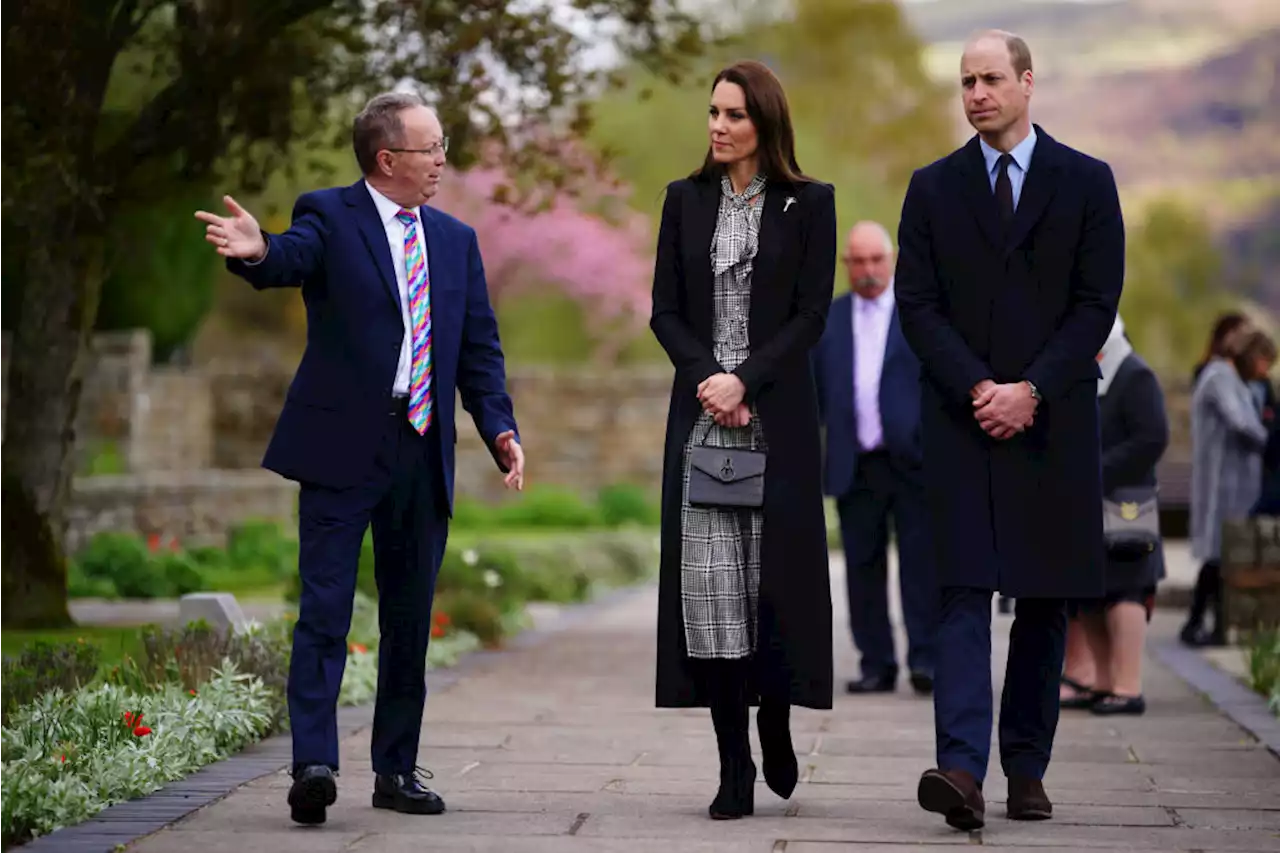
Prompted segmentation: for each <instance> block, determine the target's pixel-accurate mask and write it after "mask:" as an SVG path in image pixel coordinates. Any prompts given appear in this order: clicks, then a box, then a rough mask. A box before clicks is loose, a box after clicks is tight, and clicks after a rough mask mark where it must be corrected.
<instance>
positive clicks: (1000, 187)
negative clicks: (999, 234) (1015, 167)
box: [996, 154, 1013, 228]
mask: <svg viewBox="0 0 1280 853" xmlns="http://www.w3.org/2000/svg"><path fill="white" fill-rule="evenodd" d="M1012 162H1013V157H1012V156H1011V155H1009V154H1001V155H1000V159H999V161H997V165H996V168H997V169H998V171H997V172H996V206H997V207H999V208H1000V222H1001V224H1003V225H1004V227H1006V228H1008V227H1009V223H1010V222H1012V221H1013V183H1012V182H1011V181H1010V180H1009V164H1010V163H1012Z"/></svg>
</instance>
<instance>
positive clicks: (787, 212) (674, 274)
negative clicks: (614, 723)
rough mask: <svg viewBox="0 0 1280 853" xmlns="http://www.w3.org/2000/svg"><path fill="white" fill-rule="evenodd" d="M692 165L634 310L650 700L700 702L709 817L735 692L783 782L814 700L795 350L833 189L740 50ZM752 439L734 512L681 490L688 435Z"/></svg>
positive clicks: (811, 417) (826, 603) (771, 80)
mask: <svg viewBox="0 0 1280 853" xmlns="http://www.w3.org/2000/svg"><path fill="white" fill-rule="evenodd" d="M708 129H709V132H710V136H711V145H710V150H709V151H708V153H707V157H706V160H705V162H704V164H703V166H702V168H701V169H699V170H698V171H697V172H695V173H694V174H693V175H692V176H691V177H690V178H687V179H684V180H679V181H675V182H673V183H672V184H670V185H669V186H668V187H667V195H666V201H665V203H664V206H663V210H662V224H661V228H660V231H659V235H658V250H657V261H656V267H655V270H654V284H653V317H652V322H651V326H652V328H653V331H654V334H655V335H656V337H657V338H658V341H659V342H660V343H661V344H662V346H663V348H664V349H666V351H667V354H668V355H669V356H670V358H671V362H672V364H673V365H674V366H675V380H674V383H673V385H672V390H671V404H670V410H669V413H668V418H667V434H666V449H665V456H664V464H663V488H662V558H661V572H660V582H659V602H658V649H657V652H658V655H657V661H658V664H657V685H656V686H657V694H656V699H657V705H658V707H668V708H682V707H710V709H711V717H712V721H713V723H714V725H715V729H716V739H717V743H718V746H719V752H720V790H719V792H718V794H717V796H716V798H715V800H714V802H712V804H711V808H710V813H711V816H712V817H713V818H736V817H741V816H742V815H745V814H751V813H752V809H753V795H752V792H753V790H754V782H755V777H756V768H755V765H754V763H753V762H752V760H751V752H750V741H749V737H748V719H749V718H748V707H749V706H750V705H753V704H759V706H760V711H759V713H758V715H757V725H758V728H759V733H760V742H761V751H762V753H763V759H764V761H763V763H764V768H763V770H764V777H765V781H766V782H767V783H768V785H769V787H770V788H771V789H772V790H774V791H775V792H776V793H777V794H778V795H779V796H782V797H784V798H786V797H789V796H790V795H791V792H792V791H793V790H794V788H795V784H796V780H797V775H798V767H797V763H796V756H795V752H794V750H793V749H792V745H791V734H790V722H789V720H790V706H791V705H793V704H794V705H801V706H805V707H810V708H822V709H825V708H830V707H831V685H832V664H831V593H830V581H829V576H828V567H827V544H826V524H825V520H824V516H823V505H822V488H821V469H820V457H819V434H818V414H817V399H816V396H815V392H814V385H813V378H812V375H811V373H810V369H809V350H810V349H811V348H812V347H813V346H814V345H815V344H816V343H817V341H818V339H819V337H821V335H822V330H823V328H824V326H825V324H826V316H827V311H828V309H829V307H830V304H831V294H832V285H833V283H834V279H835V262H836V217H835V196H834V192H833V190H832V188H831V187H830V186H829V185H827V184H823V183H820V182H817V181H814V180H812V179H810V178H808V177H805V176H804V175H803V174H802V173H801V172H800V168H799V166H798V165H797V164H796V160H795V155H794V135H793V132H792V127H791V121H790V116H789V114H788V111H787V104H786V98H785V95H784V94H783V91H782V87H781V85H780V84H779V82H778V80H777V78H776V77H774V75H773V73H772V72H770V71H769V69H768V68H767V67H766V66H764V65H762V64H760V63H758V62H740V63H736V64H734V65H732V66H730V67H728V68H726V69H725V70H723V71H722V72H720V74H719V75H718V76H717V77H716V79H715V82H714V83H713V84H712V97H711V107H710V115H709V119H708ZM702 443H705V444H706V445H708V446H714V447H732V448H739V449H744V450H758V451H759V450H763V451H764V452H765V453H766V469H765V473H764V478H763V480H764V497H763V505H762V506H761V507H760V508H755V509H749V510H747V511H746V512H745V513H741V512H735V511H731V510H725V509H722V508H719V507H707V506H690V505H689V502H688V500H687V484H688V478H689V470H690V469H689V457H690V450H691V447H692V446H693V445H694V444H702Z"/></svg>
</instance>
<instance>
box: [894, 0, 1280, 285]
mask: <svg viewBox="0 0 1280 853" xmlns="http://www.w3.org/2000/svg"><path fill="white" fill-rule="evenodd" d="M902 5H903V8H904V9H905V10H906V12H907V15H908V17H909V19H910V20H911V22H912V24H913V25H914V26H915V27H916V28H917V30H918V32H920V33H921V34H922V36H923V37H924V38H925V39H926V40H927V41H928V42H929V43H930V50H929V56H928V65H929V68H930V72H931V73H932V74H933V75H934V76H935V77H937V78H938V79H939V80H942V81H946V82H948V83H950V82H952V81H954V80H955V79H956V75H957V72H958V67H959V57H960V52H961V47H962V44H963V41H964V39H965V38H966V37H967V36H968V35H969V34H970V33H972V32H974V31H975V30H979V29H983V28H987V27H999V28H1002V29H1008V30H1012V31H1014V32H1017V33H1019V34H1020V35H1022V36H1023V37H1025V38H1026V39H1027V41H1028V42H1029V44H1030V45H1031V49H1032V54H1033V56H1034V59H1035V67H1036V83H1037V86H1036V94H1035V99H1034V101H1033V107H1032V109H1033V115H1034V117H1035V119H1036V121H1037V122H1039V123H1041V124H1042V125H1043V126H1044V127H1045V129H1046V130H1048V131H1049V132H1050V133H1052V134H1054V135H1055V136H1056V137H1058V138H1059V139H1061V140H1062V141H1064V142H1067V143H1068V144H1071V145H1075V146H1077V147H1080V148H1082V149H1084V150H1087V151H1089V152H1090V153H1092V154H1095V155H1096V156H1099V157H1101V158H1103V159H1105V160H1107V161H1108V162H1109V163H1111V165H1112V167H1113V168H1114V169H1115V171H1116V176H1117V179H1118V180H1119V182H1120V185H1121V193H1122V195H1123V196H1124V200H1125V205H1126V209H1127V212H1128V213H1129V214H1130V215H1131V216H1132V215H1134V214H1136V213H1137V212H1139V211H1140V208H1141V206H1142V204H1143V202H1144V201H1146V200H1148V199H1150V198H1152V197H1153V196H1155V195H1158V194H1164V193H1175V194H1178V195H1180V196H1182V197H1184V198H1187V199H1189V200H1190V201H1192V202H1193V203H1194V204H1195V205H1196V206H1197V207H1199V208H1200V209H1202V210H1204V211H1205V212H1206V213H1207V215H1208V216H1209V217H1210V219H1211V221H1212V222H1213V224H1214V228H1215V231H1216V234H1217V236H1218V238H1219V239H1220V242H1221V243H1222V245H1223V246H1224V247H1225V248H1227V249H1228V252H1229V255H1230V261H1231V264H1232V271H1233V272H1234V273H1236V274H1237V275H1238V276H1240V277H1241V279H1242V280H1241V282H1240V284H1241V286H1242V289H1246V290H1247V291H1248V292H1249V293H1250V295H1254V296H1255V297H1256V298H1258V299H1259V300H1260V301H1261V302H1263V303H1265V304H1267V305H1268V306H1269V307H1271V308H1273V309H1280V239H1277V236H1276V231H1277V226H1278V225H1280V0H1101V2H1065V0H925V2H904V3H903V4H902ZM955 117H956V127H957V136H958V137H964V136H967V135H968V134H969V133H971V132H972V131H971V130H970V128H969V127H968V125H967V124H966V123H965V122H964V117H963V114H962V113H961V112H960V108H959V97H958V96H957V98H956V113H955ZM1244 279H1248V281H1245V280H1244Z"/></svg>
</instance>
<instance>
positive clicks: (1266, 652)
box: [1245, 628, 1280, 717]
mask: <svg viewBox="0 0 1280 853" xmlns="http://www.w3.org/2000/svg"><path fill="white" fill-rule="evenodd" d="M1245 649H1246V650H1245V654H1246V655H1247V656H1248V664H1249V685H1250V686H1251V687H1252V688H1253V689H1254V690H1256V691H1257V692H1258V693H1260V694H1262V696H1264V697H1265V698H1266V699H1267V704H1268V707H1270V708H1271V712H1272V713H1273V714H1275V715H1276V716H1277V717H1280V630H1277V629H1274V628H1273V629H1270V630H1265V631H1258V632H1256V633H1254V634H1253V635H1252V636H1250V637H1249V638H1248V642H1247V644H1246V647H1245Z"/></svg>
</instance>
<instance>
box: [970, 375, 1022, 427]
mask: <svg viewBox="0 0 1280 853" xmlns="http://www.w3.org/2000/svg"><path fill="white" fill-rule="evenodd" d="M971 394H972V395H973V408H974V417H975V418H977V419H978V425H979V426H980V427H982V430H983V432H985V433H986V434H987V435H989V436H991V437H992V438H994V439H998V440H1004V439H1006V438H1010V437H1011V436H1014V435H1016V434H1018V433H1020V432H1022V431H1023V430H1025V429H1026V428H1027V427H1029V426H1031V424H1032V423H1034V422H1035V413H1036V407H1037V405H1038V404H1037V401H1036V398H1035V397H1034V396H1032V394H1031V388H1030V386H1028V385H1027V383H1025V382H1010V383H1007V384H1003V385H997V384H996V383H995V382H993V381H991V380H990V379H984V380H983V381H982V382H979V383H978V384H977V385H975V386H974V388H973V391H972V392H971Z"/></svg>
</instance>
